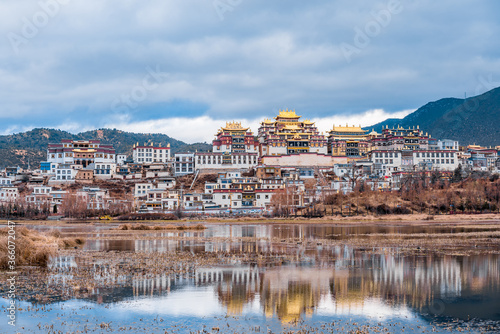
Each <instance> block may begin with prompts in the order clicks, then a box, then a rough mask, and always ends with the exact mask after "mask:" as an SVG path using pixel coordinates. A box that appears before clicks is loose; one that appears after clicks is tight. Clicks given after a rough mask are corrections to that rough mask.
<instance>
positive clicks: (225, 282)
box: [195, 267, 260, 315]
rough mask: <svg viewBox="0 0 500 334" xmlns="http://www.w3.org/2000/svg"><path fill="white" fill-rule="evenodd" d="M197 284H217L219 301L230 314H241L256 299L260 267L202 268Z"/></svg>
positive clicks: (198, 274) (199, 270)
mask: <svg viewBox="0 0 500 334" xmlns="http://www.w3.org/2000/svg"><path fill="white" fill-rule="evenodd" d="M195 284H196V285H203V284H215V287H216V288H215V289H216V292H217V296H218V299H219V302H220V303H221V304H222V305H224V306H225V307H227V312H228V313H229V314H233V315H239V314H241V313H242V312H243V307H244V306H245V305H246V304H249V303H250V302H252V301H253V300H254V299H255V295H256V293H257V292H258V291H259V286H260V274H259V269H257V268H251V267H240V268H202V269H198V270H197V271H196V274H195Z"/></svg>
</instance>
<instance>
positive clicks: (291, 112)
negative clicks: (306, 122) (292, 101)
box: [275, 109, 302, 119]
mask: <svg viewBox="0 0 500 334" xmlns="http://www.w3.org/2000/svg"><path fill="white" fill-rule="evenodd" d="M300 117H302V116H298V115H297V114H296V113H295V110H288V109H287V110H286V111H285V110H280V112H279V114H278V116H276V117H275V118H276V119H278V118H293V119H299V118H300Z"/></svg>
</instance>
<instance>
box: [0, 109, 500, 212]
mask: <svg viewBox="0 0 500 334" xmlns="http://www.w3.org/2000/svg"><path fill="white" fill-rule="evenodd" d="M499 152H500V147H496V148H484V147H479V146H474V145H471V146H468V147H466V148H460V147H459V143H458V142H457V141H454V140H438V139H435V138H432V137H431V136H430V135H428V134H427V133H424V131H422V130H421V129H419V127H418V126H416V127H412V128H402V127H400V126H397V127H394V128H388V127H386V128H384V129H383V130H382V132H381V133H378V132H375V131H368V130H364V129H362V128H361V126H348V125H346V126H340V125H338V126H337V125H334V126H333V128H332V130H330V131H329V133H328V134H327V135H324V134H323V133H320V132H319V131H318V129H317V127H316V126H315V123H314V122H311V121H309V120H301V116H299V115H297V114H296V113H295V111H290V110H283V111H280V112H279V114H278V115H277V116H276V117H275V118H274V119H273V120H269V119H266V120H264V121H263V122H262V123H261V125H260V127H259V129H258V133H257V135H254V133H253V132H252V131H251V130H250V128H248V127H244V126H242V124H241V123H238V122H228V123H226V125H225V126H223V127H221V128H220V129H219V130H218V131H217V133H216V135H215V139H214V140H213V142H212V150H211V152H178V153H175V154H172V152H171V148H170V145H167V146H160V145H153V144H152V143H149V144H144V145H139V143H137V144H135V145H134V146H133V150H132V160H129V159H128V157H127V156H126V155H125V154H117V153H116V152H115V149H114V148H113V146H112V145H106V144H102V143H101V142H100V141H99V140H62V141H61V142H60V143H54V144H49V146H48V148H47V161H45V162H42V163H41V166H40V171H39V176H36V175H35V176H33V178H34V179H37V177H38V179H37V180H40V178H45V179H48V182H45V183H44V184H46V185H47V186H48V187H50V186H54V185H57V184H61V183H73V182H79V183H87V184H92V182H93V181H94V180H95V179H102V180H125V181H127V182H133V183H134V187H135V191H134V201H135V203H136V205H137V204H141V205H143V204H144V205H146V206H147V207H148V208H150V209H151V208H152V209H161V210H175V209H178V208H189V209H193V210H194V209H206V208H265V207H267V206H269V204H270V203H271V199H272V197H273V196H274V194H275V193H276V192H277V191H278V190H280V189H281V190H282V191H283V190H286V191H287V192H288V191H289V192H290V194H292V193H293V194H294V197H293V196H291V198H290V200H291V201H293V202H294V203H296V204H297V205H298V206H301V205H304V206H305V205H307V204H308V203H310V202H312V201H313V200H314V196H317V194H318V189H319V192H322V191H327V190H328V191H344V192H347V191H350V190H351V188H352V182H350V181H348V180H352V178H353V177H354V176H355V175H354V174H356V178H357V179H363V180H364V181H365V182H367V184H370V185H371V186H372V187H373V188H374V189H397V188H398V184H399V182H398V181H399V180H400V179H401V177H403V176H404V175H405V174H407V173H414V172H432V171H438V172H442V173H450V172H452V171H454V170H455V169H456V168H457V167H458V166H459V164H462V166H464V167H469V168H473V169H480V170H490V171H498V168H499V167H500V160H499V157H500V153H499ZM251 169H253V170H254V171H257V172H256V173H254V174H252V177H245V176H242V175H243V174H242V172H245V171H248V170H251ZM328 173H330V175H332V174H333V175H335V179H334V180H333V181H331V180H330V179H329V180H328V181H327V180H326V179H325V178H324V176H325V175H326V174H328ZM15 174H16V173H15V171H12V170H10V173H9V170H8V169H7V170H5V171H4V177H3V178H0V202H2V201H9V200H11V199H12V198H15V197H16V196H17V195H16V192H17V190H15V189H14V188H15V187H14V185H13V182H14V181H15ZM186 174H195V179H196V178H197V177H198V176H199V175H202V174H216V175H217V181H216V182H213V183H207V184H206V186H205V189H204V191H202V192H198V193H195V192H192V191H191V189H179V187H178V185H177V184H176V179H175V177H178V176H182V175H186ZM308 179H312V180H315V182H316V188H315V189H313V191H312V192H311V189H306V187H305V186H304V181H307V180H308ZM7 182H9V183H7ZM89 189H94V192H98V191H97V190H96V189H95V188H89ZM39 191H42V189H40V190H39ZM43 191H45V192H46V191H47V188H43ZM51 191H52V190H51ZM45 192H43V193H40V194H38V193H35V192H34V193H33V196H38V195H39V197H40V196H42V195H47V194H46V193H45ZM86 193H89V191H88V189H87V191H86ZM90 193H92V192H90ZM312 193H315V194H316V195H312ZM55 195H60V194H57V193H55ZM42 197H43V196H42ZM105 197H106V196H104V195H103V196H100V198H105ZM32 198H33V197H32Z"/></svg>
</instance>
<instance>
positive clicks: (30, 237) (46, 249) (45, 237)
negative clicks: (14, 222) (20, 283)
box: [0, 227, 85, 269]
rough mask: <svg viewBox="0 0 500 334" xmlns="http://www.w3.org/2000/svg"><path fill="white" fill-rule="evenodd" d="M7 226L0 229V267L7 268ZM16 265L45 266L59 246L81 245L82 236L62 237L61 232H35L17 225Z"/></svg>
mask: <svg viewBox="0 0 500 334" xmlns="http://www.w3.org/2000/svg"><path fill="white" fill-rule="evenodd" d="M8 240H9V237H8V228H2V229H0V269H7V265H8V261H9V257H8V256H9V250H8ZM10 240H11V241H14V242H15V255H16V266H26V265H29V266H40V267H46V266H47V264H48V262H49V260H50V257H51V256H55V255H57V253H58V249H60V248H69V247H71V248H74V247H78V246H79V245H83V244H84V243H85V240H84V239H83V238H63V237H62V236H61V232H59V231H57V230H53V231H50V232H47V233H44V232H37V231H35V230H31V229H28V228H26V227H17V228H16V234H15V240H13V239H10Z"/></svg>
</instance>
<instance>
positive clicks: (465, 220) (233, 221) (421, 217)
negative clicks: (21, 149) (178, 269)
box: [0, 213, 500, 226]
mask: <svg viewBox="0 0 500 334" xmlns="http://www.w3.org/2000/svg"><path fill="white" fill-rule="evenodd" d="M9 220H10V221H15V222H16V223H17V224H19V225H48V226H63V225H82V224H92V225H96V224H98V225H108V224H109V225H111V224H113V225H114V224H125V223H126V224H134V223H135V224H153V225H164V224H177V225H183V224H184V225H188V226H189V225H192V224H200V223H203V224H207V225H218V224H225V223H227V224H230V225H245V224H252V225H271V224H276V225H294V224H297V225H333V226H339V225H363V226H377V225H408V226H411V225H424V226H432V225H436V226H440V225H452V226H460V225H469V224H481V225H491V224H498V223H500V214H498V213H488V214H456V215H431V216H429V215H427V214H412V215H384V216H373V215H360V216H349V217H339V216H325V217H322V218H302V217H298V218H293V217H290V218H252V217H240V218H229V217H228V218H207V219H187V218H186V219H177V220H110V221H103V220H98V219H91V220H83V219H71V220H69V219H68V220H22V219H9ZM7 221H8V220H7V219H3V218H2V219H0V224H7Z"/></svg>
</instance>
